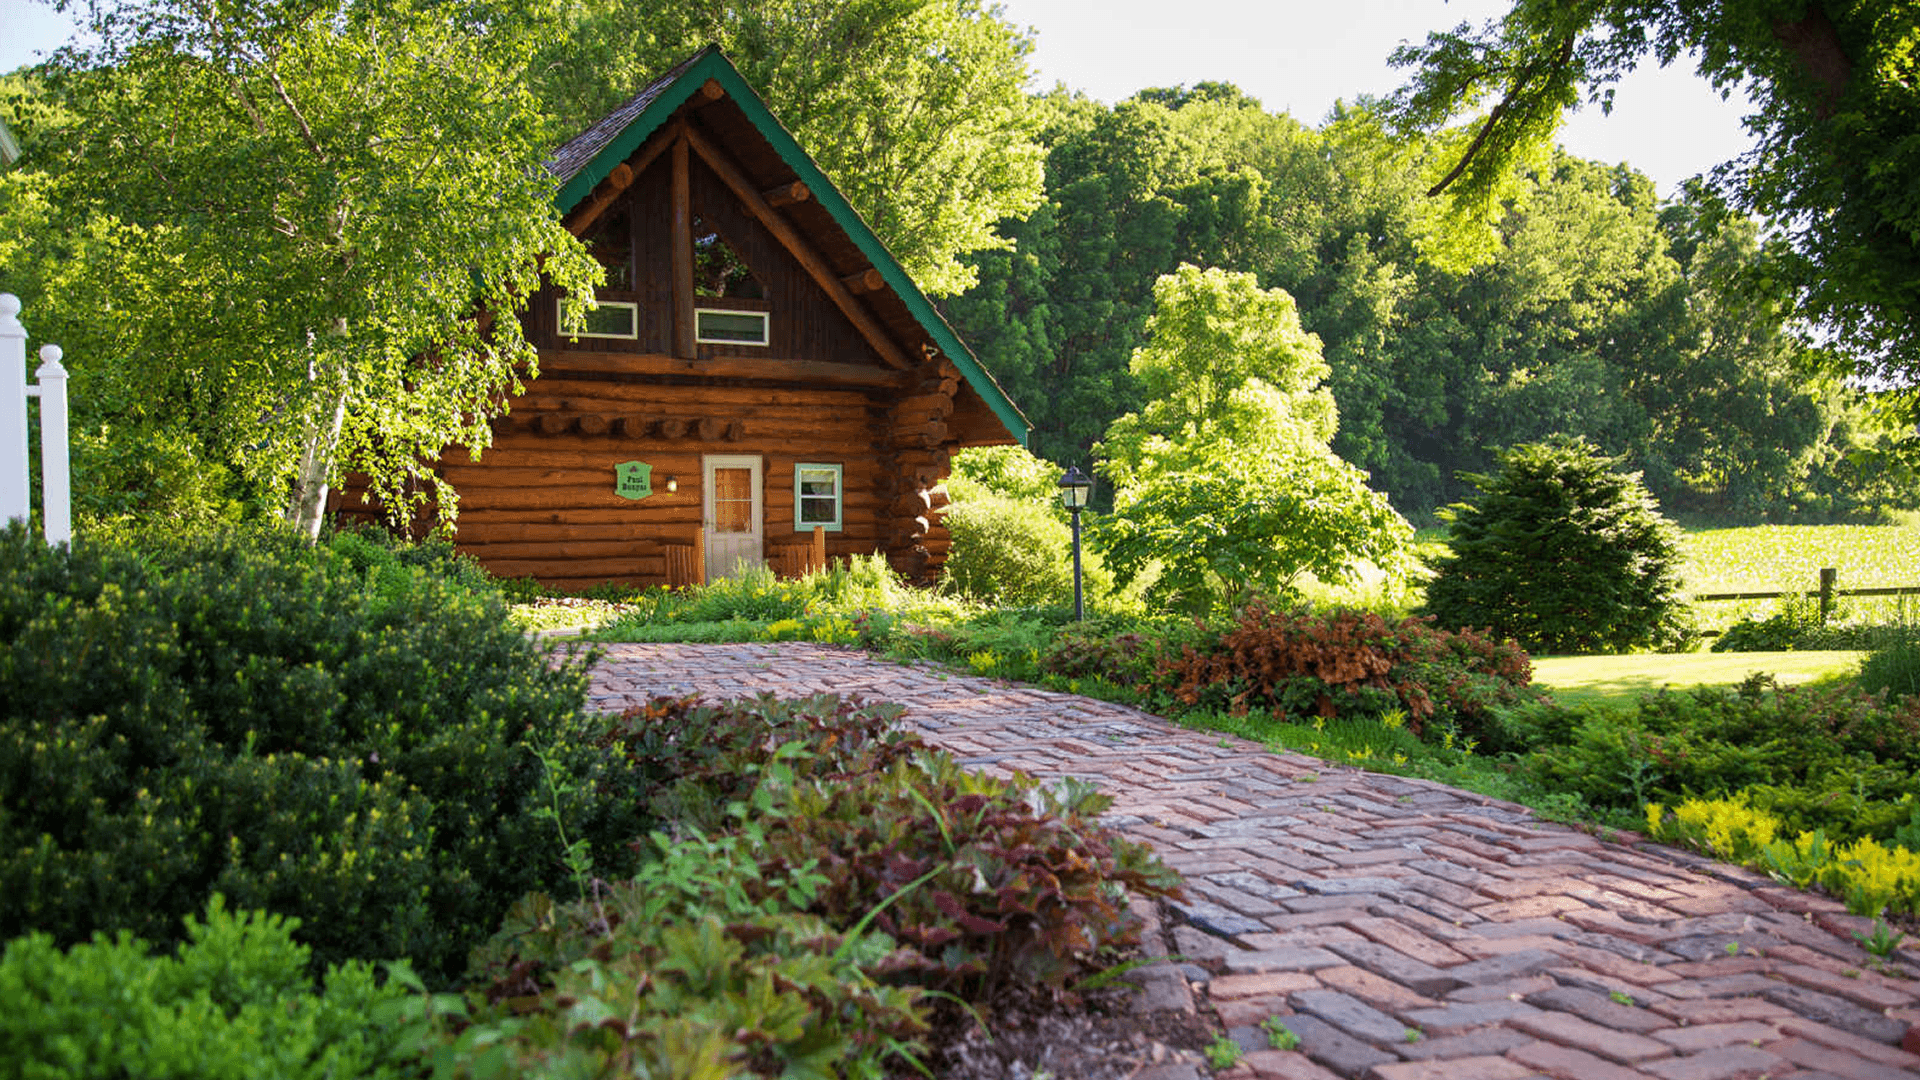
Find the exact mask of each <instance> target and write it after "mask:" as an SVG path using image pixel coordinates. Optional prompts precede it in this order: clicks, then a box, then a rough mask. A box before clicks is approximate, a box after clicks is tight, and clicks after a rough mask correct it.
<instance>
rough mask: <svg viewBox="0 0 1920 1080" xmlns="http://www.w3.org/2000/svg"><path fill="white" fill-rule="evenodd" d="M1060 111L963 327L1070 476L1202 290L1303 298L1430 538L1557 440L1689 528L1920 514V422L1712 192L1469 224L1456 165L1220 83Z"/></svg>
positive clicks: (1344, 395) (951, 308)
mask: <svg viewBox="0 0 1920 1080" xmlns="http://www.w3.org/2000/svg"><path fill="white" fill-rule="evenodd" d="M1033 107H1034V108H1035V109H1036V110H1037V111H1038V113H1039V114H1040V116H1041V122H1040V125H1039V132H1040V139H1041V141H1042V143H1043V144H1044V145H1045V146H1046V148H1047V159H1046V163H1047V167H1046V176H1047V179H1046V200H1045V202H1044V203H1043V204H1042V205H1041V206H1040V208H1039V209H1038V210H1036V211H1035V212H1034V213H1033V214H1031V215H1030V216H1028V217H1027V218H1026V219H1024V220H1020V221H1007V222H1004V223H1003V227H1004V228H1005V230H1006V232H1007V234H1008V236H1009V237H1010V238H1011V239H1012V241H1013V247H1012V249H1011V250H1005V251H985V252H981V253H978V254H976V255H975V256H974V257H973V258H974V261H975V263H976V264H977V266H978V273H979V276H980V285H979V286H978V287H976V288H974V289H972V290H970V291H968V292H967V293H965V294H963V295H961V296H958V297H955V298H953V299H951V300H950V301H948V302H947V305H946V306H947V312H948V314H949V316H950V317H951V318H952V319H953V320H954V321H955V323H956V324H957V325H958V326H959V327H960V328H961V330H962V333H963V335H964V336H965V337H966V338H967V340H968V341H969V342H970V343H972V345H973V347H974V348H975V349H976V350H977V351H978V352H979V353H980V355H981V358H982V359H983V360H984V361H985V362H986V364H987V366H988V367H989V368H990V369H991V370H992V371H993V372H994V373H995V374H996V375H997V376H998V377H999V378H1000V380H1001V381H1002V383H1003V384H1004V385H1006V386H1007V388H1008V390H1009V391H1010V392H1011V393H1012V395H1013V397H1014V399H1015V400H1016V401H1018V402H1020V403H1021V404H1022V406H1023V407H1024V408H1025V409H1026V410H1027V411H1028V415H1029V417H1030V418H1031V419H1032V420H1033V421H1034V424H1035V433H1034V438H1033V447H1034V449H1035V451H1036V452H1037V453H1039V454H1041V455H1042V456H1044V457H1047V458H1050V459H1052V460H1054V461H1057V462H1061V463H1066V462H1070V461H1083V462H1084V461H1086V460H1088V459H1089V451H1090V447H1091V446H1092V444H1093V443H1094V442H1095V441H1096V440H1097V439H1098V438H1099V437H1100V435H1101V434H1102V433H1104V432H1105V431H1106V429H1107V426H1108V425H1109V424H1110V423H1111V421H1112V420H1113V419H1114V418H1115V417H1118V416H1121V415H1124V414H1127V413H1130V412H1134V411H1137V410H1138V409H1140V408H1141V407H1142V405H1143V404H1144V400H1143V397H1142V394H1143V389H1142V387H1141V385H1140V384H1139V382H1138V380H1136V379H1135V378H1133V377H1132V376H1131V375H1130V373H1129V370H1128V364H1129V359H1130V357H1131V356H1132V355H1133V352H1134V350H1135V349H1136V348H1139V347H1140V346H1142V345H1143V344H1144V343H1145V341H1146V338H1145V336H1144V328H1145V326H1146V321H1147V318H1148V316H1149V315H1150V314H1151V312H1152V308H1153V285H1154V282H1155V280H1156V279H1157V278H1158V277H1159V276H1160V275H1162V274H1166V273H1170V272H1172V271H1173V270H1175V269H1176V268H1177V267H1178V266H1180V265H1181V264H1182V263H1194V264H1198V265H1203V266H1211V267H1219V268H1224V269H1229V270H1237V271H1246V272H1251V273H1253V274H1254V275H1256V276H1257V278H1258V279H1259V281H1260V283H1261V284H1262V285H1263V286H1266V287H1269V288H1274V287H1278V288H1282V289H1285V290H1286V291H1287V292H1288V293H1290V294H1291V295H1292V296H1293V297H1294V298H1295V300H1296V301H1297V303H1298V306H1299V312H1300V319H1301V322H1302V323H1303V325H1304V326H1305V328H1306V329H1307V330H1308V331H1309V332H1311V333H1313V334H1316V335H1318V336H1319V338H1320V339H1321V342H1322V344H1323V347H1324V355H1325V358H1326V361H1327V363H1328V364H1329V366H1330V368H1331V374H1330V376H1329V379H1328V383H1327V385H1328V387H1329V388H1330V389H1331V390H1332V393H1333V397H1334V400H1335V402H1336V404H1337V408H1338V414H1339V423H1338V430H1337V433H1336V434H1335V436H1334V438H1333V442H1332V445H1333V449H1334V451H1335V452H1336V453H1337V454H1338V455H1339V456H1340V457H1341V458H1343V459H1345V460H1346V461H1347V462H1350V463H1352V464H1354V465H1357V466H1359V467H1361V468H1363V469H1366V470H1367V471H1368V472H1369V473H1370V474H1371V478H1372V481H1371V482H1372V485H1373V486H1374V487H1375V488H1377V489H1379V490H1382V491H1384V492H1385V493H1386V494H1387V495H1388V496H1389V497H1390V498H1391V500H1392V502H1393V504H1394V506H1395V507H1396V508H1397V509H1399V510H1400V511H1401V512H1402V513H1405V514H1407V515H1409V516H1410V517H1413V518H1414V519H1416V520H1421V519H1424V518H1425V517H1426V516H1427V515H1429V514H1431V512H1432V511H1433V510H1435V509H1436V508H1438V507H1441V506H1444V505H1446V504H1447V503H1450V502H1453V501H1455V500H1457V499H1459V498H1461V497H1462V496H1463V495H1464V494H1466V493H1467V491H1468V490H1469V489H1468V488H1467V486H1466V485H1465V482H1464V481H1463V480H1461V479H1460V474H1461V473H1463V472H1474V473H1484V472H1487V471H1489V470H1490V469H1491V468H1492V467H1493V465H1494V464H1495V460H1496V453H1497V451H1498V450H1499V449H1500V448H1502V447H1509V446H1517V445H1519V444H1522V443H1526V442H1531V441H1535V440H1539V439H1542V438H1545V437H1547V436H1550V435H1567V436H1573V437H1584V438H1586V439H1588V440H1589V441H1591V442H1592V443H1593V444H1594V445H1596V446H1597V447H1599V448H1601V449H1602V450H1604V451H1605V452H1607V453H1610V454H1616V455H1621V456H1623V457H1624V458H1625V461H1626V464H1627V467H1629V468H1632V469H1635V470H1639V471H1642V472H1643V473H1644V475H1645V480H1646V483H1647V485H1648V486H1649V488H1650V489H1651V490H1652V491H1653V492H1654V493H1655V495H1656V496H1657V497H1658V498H1659V499H1660V500H1661V502H1662V504H1663V505H1664V506H1666V507H1667V508H1668V509H1669V510H1670V511H1672V512H1677V513H1682V514H1692V515H1697V516H1702V517H1712V518H1725V519H1739V520H1762V519H1793V518H1827V517H1842V516H1850V515H1858V514H1864V513H1870V512H1872V511H1874V510H1876V509H1877V508H1881V507H1886V506H1910V505H1912V504H1913V501H1914V499H1915V497H1916V494H1920V493H1917V492H1916V491H1915V489H1914V487H1913V485H1911V483H1910V482H1907V481H1909V480H1910V477H1909V476H1907V474H1905V473H1904V472H1903V471H1902V470H1901V468H1900V467H1899V464H1900V458H1899V455H1898V453H1897V451H1899V450H1900V449H1902V447H1901V445H1900V444H1901V441H1902V439H1903V438H1904V436H1905V434H1907V433H1909V432H1910V431H1911V428H1910V426H1908V424H1909V421H1910V418H1909V417H1907V416H1906V414H1905V413H1904V412H1902V411H1900V410H1898V409H1896V408H1894V407H1893V404H1892V403H1891V402H1890V401H1886V400H1882V399H1881V398H1880V397H1878V396H1876V395H1875V394H1873V393H1870V392H1868V391H1866V390H1864V389H1861V388H1859V387H1857V386H1854V385H1850V384H1849V382H1848V380H1847V378H1846V375H1845V372H1846V371H1847V365H1845V364H1844V363H1836V362H1835V357H1834V356H1832V355H1830V354H1829V353H1827V352H1826V351H1824V350H1823V349H1821V348H1820V347H1819V346H1818V345H1816V344H1814V343H1813V342H1812V341H1811V340H1809V335H1807V334H1805V333H1796V332H1795V331H1794V327H1793V325H1792V324H1791V323H1790V321H1789V317H1788V316H1789V312H1790V311H1791V299H1792V298H1791V295H1790V293H1789V289H1788V286H1787V285H1786V284H1785V283H1784V279H1783V278H1782V277H1780V276H1778V275H1770V274H1768V273H1767V272H1766V270H1767V263H1768V261H1769V259H1772V258H1775V257H1777V256H1776V255H1775V254H1773V253H1770V252H1768V251H1766V250H1764V249H1763V246H1762V244H1761V243H1760V236H1759V229H1758V227H1757V226H1756V224H1755V223H1754V222H1753V221H1752V220H1751V219H1749V218H1747V217H1745V216H1743V215H1740V214H1738V213H1735V212H1732V211H1730V210H1729V209H1728V208H1727V206H1726V205H1725V204H1724V203H1723V202H1721V201H1720V200H1719V199H1717V198H1716V197H1715V196H1714V195H1713V194H1712V193H1710V192H1709V191H1707V190H1706V189H1705V188H1704V187H1703V186H1701V185H1698V184H1693V185H1689V186H1688V187H1687V188H1686V190H1685V191H1684V192H1683V193H1682V194H1681V196H1680V197H1679V198H1677V199H1675V200H1671V201H1666V200H1662V199H1660V198H1658V197H1657V196H1656V194H1655V192H1654V189H1653V185H1652V183H1651V182H1650V181H1649V180H1648V179H1647V178H1646V177H1645V176H1643V175H1641V174H1639V173H1637V172H1635V171H1633V170H1632V169H1630V168H1628V167H1625V166H1613V167H1609V166H1604V165H1601V164H1598V163H1594V162H1590V161H1584V160H1580V159H1577V158H1573V157H1570V156H1567V155H1565V154H1561V153H1554V154H1552V155H1550V156H1548V157H1545V158H1543V159H1541V160H1539V161H1537V163H1535V164H1532V165H1529V166H1526V167H1523V168H1522V169H1521V170H1520V171H1519V172H1518V173H1517V174H1516V175H1515V177H1514V178H1513V181H1512V182H1511V183H1510V185H1509V187H1508V189H1507V190H1506V191H1505V192H1504V194H1503V196H1502V200H1501V202H1500V204H1499V207H1498V212H1497V213H1493V214H1490V215H1486V216H1484V217H1482V218H1479V219H1471V218H1469V219H1464V220H1463V219H1461V218H1459V217H1457V216H1447V215H1446V208H1445V206H1444V205H1443V204H1441V203H1439V202H1438V201H1436V200H1433V199H1431V198H1429V197H1428V195H1427V180H1426V177H1428V176H1429V175H1431V172H1432V170H1433V169H1434V168H1435V167H1436V164H1437V163H1439V162H1441V161H1443V160H1444V159H1445V157H1446V154H1447V153H1448V151H1449V148H1450V145H1451V144H1450V143H1449V142H1448V141H1447V139H1445V138H1442V137H1434V138H1431V139H1424V138H1412V139H1409V138H1405V137H1395V136H1392V135H1390V134H1389V132H1388V130H1387V128H1386V126H1385V123H1384V121H1383V119H1382V117H1381V116H1380V115H1379V114H1378V113H1377V112H1376V111H1375V110H1374V109H1372V108H1370V107H1368V106H1367V105H1366V104H1362V105H1360V106H1352V107H1349V106H1343V107H1340V108H1337V109H1336V110H1335V112H1334V113H1333V115H1332V116H1331V117H1330V118H1329V119H1328V120H1327V122H1326V123H1325V124H1323V125H1322V126H1321V127H1320V128H1318V129H1314V128H1310V127H1307V126H1305V125H1303V124H1301V123H1299V122H1297V121H1295V120H1292V119H1290V118H1288V117H1286V116H1280V115H1274V114H1270V113H1268V112H1266V111H1264V110H1263V109H1262V108H1261V107H1260V105H1259V103H1258V102H1256V101H1254V100H1252V99H1250V98H1248V97H1247V96H1246V95H1245V94H1243V93H1242V92H1240V91H1239V90H1238V89H1236V88H1235V87H1233V86H1230V85H1226V84H1220V83H1202V84H1200V85H1198V86H1195V87H1193V88H1191V89H1187V88H1176V89H1149V90H1143V91H1141V92H1140V93H1138V94H1136V95H1134V96H1133V97H1132V98H1129V99H1127V100H1125V101H1122V102H1120V103H1118V104H1116V105H1113V106H1107V105H1103V104H1101V103H1098V102H1094V101H1090V100H1087V99H1085V98H1083V97H1078V96H1072V95H1068V94H1065V93H1062V92H1055V93H1052V94H1048V95H1045V96H1042V97H1037V98H1035V99H1034V102H1033Z"/></svg>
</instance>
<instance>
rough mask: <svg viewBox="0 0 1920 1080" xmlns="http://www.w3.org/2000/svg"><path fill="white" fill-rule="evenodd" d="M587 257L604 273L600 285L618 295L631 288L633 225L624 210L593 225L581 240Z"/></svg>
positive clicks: (617, 211)
mask: <svg viewBox="0 0 1920 1080" xmlns="http://www.w3.org/2000/svg"><path fill="white" fill-rule="evenodd" d="M581 239H583V240H584V241H585V242H586V245H587V252H588V254H590V255H592V256H593V257H594V258H595V259H597V260H599V262H600V265H601V266H602V267H604V268H605V269H606V271H607V283H606V284H605V285H603V286H602V288H605V289H612V290H615V291H618V292H628V291H631V290H632V289H633V222H632V221H630V220H629V219H628V217H627V211H626V209H625V208H624V207H623V208H621V209H619V210H615V211H613V212H612V213H609V214H607V215H606V216H605V217H603V218H601V219H600V220H599V221H598V222H596V223H595V225H594V228H593V231H592V232H590V233H588V234H587V235H586V236H584V237H582V238H581Z"/></svg>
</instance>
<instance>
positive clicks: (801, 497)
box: [793, 461, 847, 533]
mask: <svg viewBox="0 0 1920 1080" xmlns="http://www.w3.org/2000/svg"><path fill="white" fill-rule="evenodd" d="M808 472H813V473H815V474H816V477H815V482H816V483H817V482H818V480H819V477H818V475H817V474H821V473H832V474H833V490H832V491H831V492H825V493H822V492H817V491H816V492H812V493H809V492H808V491H807V488H806V474H807V473H808ZM809 502H811V503H814V504H815V505H816V506H817V505H819V504H823V503H824V504H827V505H830V506H831V507H832V508H833V518H832V520H827V519H825V518H820V519H817V520H812V521H809V520H808V519H807V504H808V503H809ZM846 511H847V467H846V466H845V465H844V464H836V463H833V462H826V461H796V462H794V463H793V531H794V532H797V533H804V532H812V531H813V529H814V526H816V525H817V526H820V527H822V528H825V529H826V530H827V531H828V532H840V531H842V528H843V527H844V525H845V522H846V516H847V513H846Z"/></svg>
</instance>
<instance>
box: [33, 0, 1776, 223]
mask: <svg viewBox="0 0 1920 1080" xmlns="http://www.w3.org/2000/svg"><path fill="white" fill-rule="evenodd" d="M1003 7H1004V14H1005V16H1006V18H1007V19H1008V20H1009V21H1011V22H1013V23H1015V24H1016V25H1020V26H1024V27H1030V28H1032V30H1033V31H1034V35H1035V39H1036V42H1037V47H1036V49H1035V50H1034V55H1033V57H1032V63H1033V66H1034V68H1035V69H1036V76H1035V81H1034V88H1035V89H1045V88H1047V87H1051V86H1052V85H1054V84H1055V83H1065V84H1066V85H1067V86H1068V87H1069V88H1071V89H1074V90H1079V91H1082V92H1084V93H1086V94H1088V95H1089V96H1091V97H1094V98H1097V99H1099V100H1101V101H1106V102H1113V101H1118V100H1120V99H1122V98H1125V97H1127V96H1128V95H1130V94H1132V93H1134V92H1135V91H1137V90H1140V89H1142V88H1144V87H1149V86H1176V85H1186V86H1191V85H1193V84H1194V83H1198V82H1203V81H1208V80H1212V81H1215V82H1231V83H1234V84H1237V85H1238V86H1239V87H1240V88H1241V89H1242V90H1244V91H1246V92H1247V93H1249V94H1251V95H1253V96H1254V97H1256V98H1258V99H1259V100H1260V101H1261V103H1262V104H1264V105H1265V106H1266V107H1267V109H1268V110H1270V111H1273V112H1286V113H1290V114H1292V116H1293V117H1294V118H1295V119H1297V120H1300V121H1302V122H1303V123H1308V124H1315V125H1317V124H1318V123H1319V122H1320V121H1321V120H1322V119H1324V118H1325V116H1326V113H1327V110H1328V108H1329V107H1330V106H1332V104H1333V102H1334V101H1335V100H1336V99H1346V100H1352V99H1354V98H1355V97H1358V96H1359V95H1361V94H1379V95H1384V94H1386V93H1388V92H1390V91H1392V90H1393V89H1394V88H1395V87H1397V86H1399V85H1400V83H1401V82H1402V81H1404V76H1405V73H1404V72H1401V71H1396V70H1395V69H1393V68H1390V67H1388V66H1387V55H1388V54H1389V53H1390V52H1392V51H1393V49H1394V47H1395V46H1396V45H1398V44H1400V43H1401V42H1402V41H1413V42H1417V41H1421V40H1423V39H1424V38H1425V37H1426V34H1427V32H1428V31H1429V30H1438V29H1443V28H1447V27H1452V26H1454V25H1456V24H1458V23H1460V22H1473V23H1476V24H1477V23H1480V22H1483V21H1485V20H1486V19H1489V18H1492V17H1494V16H1496V15H1498V14H1500V13H1501V12H1503V11H1505V10H1506V7H1507V4H1506V2H1505V0H1264V2H1263V0H1184V2H1169V0H1003ZM68 32H69V24H68V22H67V20H66V19H64V18H63V17H62V16H59V15H57V14H55V13H54V12H53V10H52V9H51V8H49V7H47V6H45V5H44V4H42V3H37V2H33V0H0V71H11V70H13V69H14V68H16V67H18V66H19V65H21V64H24V63H30V62H32V61H34V60H35V59H37V56H36V54H37V53H38V52H41V51H44V50H48V49H52V48H54V47H55V46H57V45H59V44H60V43H61V41H62V40H63V39H64V38H65V36H66V35H67V33H68ZM1745 105H1746V103H1745V101H1744V99H1740V98H1736V99H1735V100H1734V101H1731V102H1727V101H1722V100H1720V98H1719V96H1718V95H1717V94H1715V93H1714V92H1713V90H1712V88H1710V87H1709V86H1708V85H1707V83H1706V81H1705V80H1704V79H1701V78H1699V77H1698V76H1696V75H1694V74H1693V70H1692V67H1691V65H1690V64H1688V63H1686V62H1685V61H1684V60H1683V61H1681V62H1680V63H1679V64H1677V65H1675V66H1674V67H1672V68H1667V69H1660V68H1658V67H1656V66H1654V65H1653V64H1652V62H1651V61H1648V63H1647V66H1645V67H1643V68H1642V69H1641V70H1639V71H1637V72H1635V73H1634V74H1633V75H1632V76H1630V77H1628V79H1627V80H1626V81H1624V82H1623V83H1621V85H1620V87H1619V89H1618V90H1617V92H1616V95H1615V102H1614V110H1613V113H1612V115H1610V116H1603V115H1602V114H1601V113H1600V110H1599V109H1598V108H1597V107H1588V108H1587V109H1585V110H1583V111H1581V112H1579V113H1577V114H1575V115H1574V116H1573V117H1572V119H1571V120H1570V121H1569V123H1568V125H1567V127H1566V129H1565V130H1564V131H1563V132H1562V135H1561V142H1562V143H1563V144H1564V145H1565V146H1566V147H1567V149H1568V150H1570V151H1572V152H1573V153H1575V154H1578V155H1580V156H1581V157H1588V158H1596V159H1598V160H1601V161H1605V162H1609V163H1612V162H1619V161H1626V162H1629V163H1631V164H1632V165H1633V166H1634V167H1635V168H1637V169H1639V170H1640V171H1641V172H1644V173H1646V174H1647V175H1649V176H1651V177H1653V179H1654V181H1655V182H1656V183H1657V184H1658V185H1659V188H1660V192H1661V193H1662V194H1663V195H1672V194H1673V193H1674V190H1675V189H1676V187H1677V186H1678V185H1679V183H1680V181H1682V180H1684V179H1686V178H1687V177H1689V176H1692V175H1694V174H1696V173H1699V172H1704V171H1705V170H1707V169H1709V168H1711V167H1712V166H1714V165H1716V164H1719V163H1720V162H1722V161H1725V160H1727V159H1729V158H1732V157H1734V156H1736V155H1738V154H1739V153H1741V152H1742V151H1744V150H1746V149H1747V148H1748V147H1749V146H1750V145H1751V140H1750V139H1749V138H1748V136H1747V135H1746V133H1745V131H1744V130H1743V129H1742V128H1741V125H1740V117H1741V115H1742V114H1743V112H1744V111H1745Z"/></svg>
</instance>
